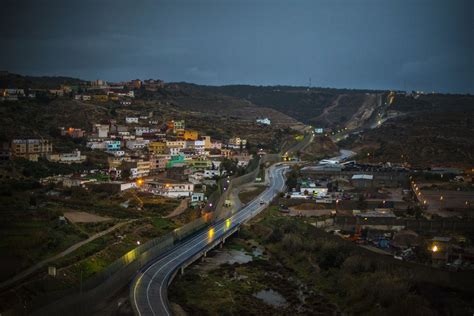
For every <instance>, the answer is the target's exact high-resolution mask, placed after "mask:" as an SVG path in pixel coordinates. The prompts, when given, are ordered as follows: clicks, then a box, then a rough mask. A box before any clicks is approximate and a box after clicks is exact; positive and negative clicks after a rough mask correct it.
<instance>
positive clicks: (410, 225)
mask: <svg viewBox="0 0 474 316" xmlns="http://www.w3.org/2000/svg"><path fill="white" fill-rule="evenodd" d="M334 224H335V225H338V226H340V227H341V228H342V229H344V230H354V229H355V227H356V226H363V227H364V226H368V227H370V226H374V227H379V228H383V227H385V228H386V229H390V228H395V227H396V228H406V229H411V230H413V231H417V232H430V233H441V232H472V231H474V221H472V220H457V219H436V220H427V219H407V218H379V217H367V219H365V218H361V217H354V216H337V217H335V218H334Z"/></svg>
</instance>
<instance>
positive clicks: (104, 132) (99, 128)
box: [94, 124, 109, 138]
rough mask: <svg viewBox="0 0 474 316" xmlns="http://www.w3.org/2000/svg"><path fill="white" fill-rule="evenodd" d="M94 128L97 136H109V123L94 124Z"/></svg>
mask: <svg viewBox="0 0 474 316" xmlns="http://www.w3.org/2000/svg"><path fill="white" fill-rule="evenodd" d="M94 129H95V131H96V133H97V136H98V137H99V138H107V137H108V136H109V125H102V124H95V126H94Z"/></svg>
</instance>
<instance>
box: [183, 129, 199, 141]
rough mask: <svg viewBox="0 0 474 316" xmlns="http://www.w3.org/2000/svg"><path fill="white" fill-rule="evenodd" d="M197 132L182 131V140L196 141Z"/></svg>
mask: <svg viewBox="0 0 474 316" xmlns="http://www.w3.org/2000/svg"><path fill="white" fill-rule="evenodd" d="M198 136H199V134H198V132H196V131H188V130H186V131H184V135H183V138H184V140H197V139H198Z"/></svg>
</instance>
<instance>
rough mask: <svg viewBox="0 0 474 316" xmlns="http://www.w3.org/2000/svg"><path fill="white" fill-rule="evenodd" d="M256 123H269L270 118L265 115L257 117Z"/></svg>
mask: <svg viewBox="0 0 474 316" xmlns="http://www.w3.org/2000/svg"><path fill="white" fill-rule="evenodd" d="M257 124H261V125H271V124H272V122H271V121H270V119H269V118H268V117H265V118H261V119H257Z"/></svg>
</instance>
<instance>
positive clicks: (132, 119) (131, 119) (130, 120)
mask: <svg viewBox="0 0 474 316" xmlns="http://www.w3.org/2000/svg"><path fill="white" fill-rule="evenodd" d="M125 123H127V124H138V117H126V118H125Z"/></svg>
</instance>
